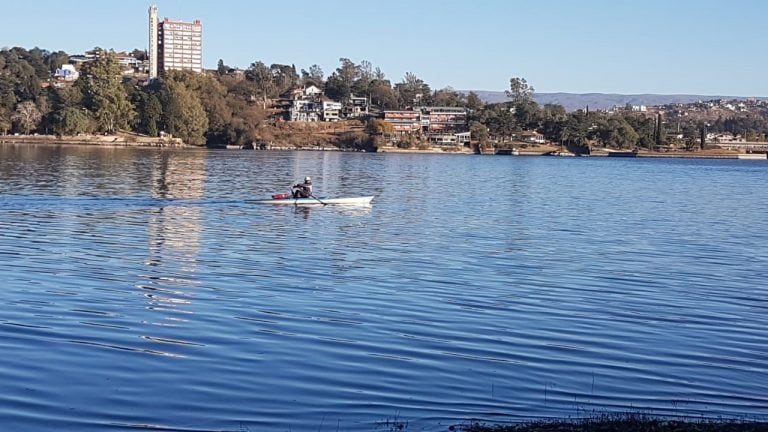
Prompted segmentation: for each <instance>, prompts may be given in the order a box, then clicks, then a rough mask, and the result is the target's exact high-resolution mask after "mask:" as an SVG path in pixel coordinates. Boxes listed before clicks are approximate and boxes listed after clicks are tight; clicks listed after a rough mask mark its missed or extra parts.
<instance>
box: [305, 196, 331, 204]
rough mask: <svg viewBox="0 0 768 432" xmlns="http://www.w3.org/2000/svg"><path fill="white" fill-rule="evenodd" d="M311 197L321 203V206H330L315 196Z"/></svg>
mask: <svg viewBox="0 0 768 432" xmlns="http://www.w3.org/2000/svg"><path fill="white" fill-rule="evenodd" d="M309 196H311V197H312V198H314V199H316V200H317V201H319V202H320V204H322V205H324V206H326V205H328V203H324V202H323V201H322V200H321V199H320V198H318V197H316V196H314V195H312V194H309Z"/></svg>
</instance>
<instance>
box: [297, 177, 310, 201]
mask: <svg viewBox="0 0 768 432" xmlns="http://www.w3.org/2000/svg"><path fill="white" fill-rule="evenodd" d="M310 196H312V178H311V177H309V176H306V177H304V183H299V184H295V185H293V197H294V198H309V197H310Z"/></svg>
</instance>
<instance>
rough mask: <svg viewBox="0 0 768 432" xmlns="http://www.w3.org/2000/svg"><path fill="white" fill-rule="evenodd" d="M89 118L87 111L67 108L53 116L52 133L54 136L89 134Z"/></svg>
mask: <svg viewBox="0 0 768 432" xmlns="http://www.w3.org/2000/svg"><path fill="white" fill-rule="evenodd" d="M91 121H92V119H91V117H90V116H89V115H88V111H86V110H85V109H81V108H74V107H68V108H64V109H62V110H59V111H56V112H55V113H54V114H53V122H52V123H53V132H54V133H55V134H56V135H59V136H61V135H77V134H80V133H87V132H90V127H91Z"/></svg>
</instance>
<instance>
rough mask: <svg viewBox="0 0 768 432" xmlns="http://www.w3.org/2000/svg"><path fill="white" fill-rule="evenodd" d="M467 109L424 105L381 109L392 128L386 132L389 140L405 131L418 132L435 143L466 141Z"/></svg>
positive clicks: (395, 139) (398, 136)
mask: <svg viewBox="0 0 768 432" xmlns="http://www.w3.org/2000/svg"><path fill="white" fill-rule="evenodd" d="M468 115H469V112H468V110H467V109H466V108H463V107H431V106H424V107H419V108H416V109H411V110H387V111H384V121H385V122H386V123H388V124H389V125H390V126H391V128H392V131H393V132H392V133H390V134H387V136H386V139H387V140H389V141H390V142H397V141H400V140H402V139H403V138H404V137H405V136H406V135H413V134H420V135H422V136H425V137H426V139H427V141H428V142H430V143H434V144H444V145H445V144H450V145H468V144H469V142H470V139H471V134H470V132H469V121H468Z"/></svg>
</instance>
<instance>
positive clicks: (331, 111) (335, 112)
mask: <svg viewBox="0 0 768 432" xmlns="http://www.w3.org/2000/svg"><path fill="white" fill-rule="evenodd" d="M341 108H342V105H341V102H336V101H332V100H330V99H328V100H324V101H323V121H327V122H328V121H339V118H340V116H341Z"/></svg>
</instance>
